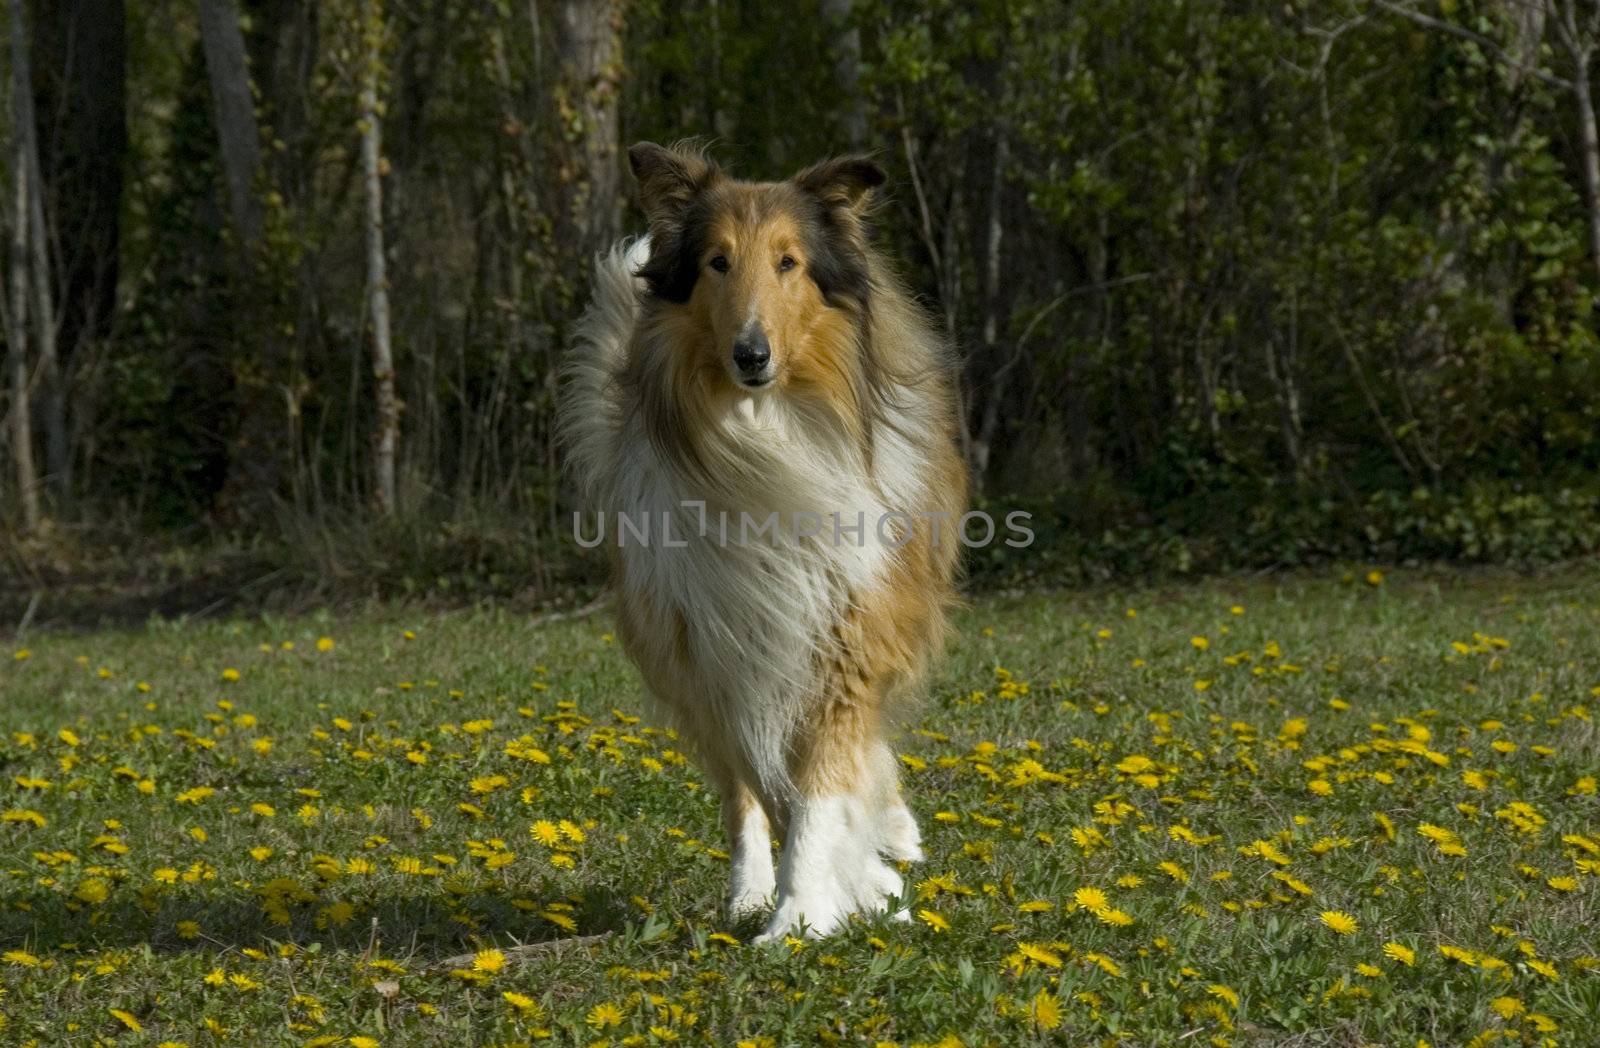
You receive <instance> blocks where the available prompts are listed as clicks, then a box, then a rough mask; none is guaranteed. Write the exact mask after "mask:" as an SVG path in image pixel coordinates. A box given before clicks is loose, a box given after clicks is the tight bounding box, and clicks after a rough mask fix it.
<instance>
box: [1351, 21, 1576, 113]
mask: <svg viewBox="0 0 1600 1048" xmlns="http://www.w3.org/2000/svg"><path fill="white" fill-rule="evenodd" d="M1374 2H1375V3H1376V5H1377V6H1378V7H1380V8H1382V9H1383V10H1385V11H1388V12H1389V13H1390V14H1393V15H1398V16H1399V17H1401V18H1404V19H1406V20H1407V21H1409V22H1414V23H1416V24H1417V25H1420V26H1422V27H1423V28H1425V29H1436V30H1438V31H1439V32H1441V33H1448V34H1450V35H1451V36H1455V37H1460V38H1461V39H1462V40H1468V41H1471V42H1472V43H1474V44H1477V45H1478V46H1479V47H1481V48H1483V49H1484V50H1485V51H1488V52H1489V53H1490V54H1491V55H1493V56H1494V57H1495V58H1496V59H1498V60H1499V61H1501V62H1503V63H1504V64H1506V65H1508V66H1511V67H1512V68H1522V63H1521V62H1519V61H1518V60H1517V58H1516V56H1514V55H1512V54H1511V53H1510V52H1509V51H1507V50H1506V49H1505V48H1503V47H1501V46H1500V45H1499V44H1497V43H1495V42H1494V41H1493V40H1491V39H1489V38H1488V37H1486V36H1484V35H1483V34H1482V33H1476V32H1473V31H1472V30H1471V29H1468V28H1466V27H1465V26H1459V25H1456V24H1454V23H1453V22H1446V21H1444V20H1443V19H1439V18H1434V17H1433V16H1431V15H1425V14H1423V13H1422V12H1421V11H1417V10H1414V9H1412V8H1410V7H1407V6H1405V5H1404V4H1397V3H1393V2H1391V0H1374ZM1527 71H1528V72H1529V73H1530V74H1532V75H1533V76H1534V77H1536V78H1537V79H1539V80H1541V81H1543V82H1544V83H1546V84H1549V85H1550V86H1551V87H1559V88H1560V89H1561V90H1563V91H1571V90H1572V81H1570V80H1567V79H1564V78H1562V77H1559V76H1556V75H1555V74H1554V73H1549V72H1546V71H1545V70H1543V69H1540V68H1539V67H1538V66H1537V65H1529V66H1528V67H1527Z"/></svg>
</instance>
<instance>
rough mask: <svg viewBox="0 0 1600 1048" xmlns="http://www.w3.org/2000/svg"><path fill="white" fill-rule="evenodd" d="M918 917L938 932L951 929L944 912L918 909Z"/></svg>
mask: <svg viewBox="0 0 1600 1048" xmlns="http://www.w3.org/2000/svg"><path fill="white" fill-rule="evenodd" d="M917 919H918V920H920V921H921V922H922V923H923V924H926V925H927V926H928V927H930V928H932V929H933V930H934V931H936V932H947V931H949V930H950V922H949V921H947V920H945V918H944V914H942V913H939V912H938V911H937V910H918V911H917Z"/></svg>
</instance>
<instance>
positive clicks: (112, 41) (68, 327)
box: [30, 0, 128, 498]
mask: <svg viewBox="0 0 1600 1048" xmlns="http://www.w3.org/2000/svg"><path fill="white" fill-rule="evenodd" d="M35 7H36V9H37V10H38V11H39V19H38V21H37V22H36V24H35V25H34V26H33V58H34V62H33V73H34V76H33V82H34V84H35V86H36V92H37V97H36V100H35V101H36V105H35V113H36V114H37V119H36V120H35V121H34V122H33V123H32V124H31V125H30V126H31V127H32V128H33V129H34V131H35V138H34V142H35V149H34V155H35V156H36V157H37V160H38V163H37V165H36V166H35V167H34V168H33V172H34V176H33V185H34V192H33V197H34V214H33V219H32V223H33V226H34V230H33V237H34V241H35V242H34V246H33V254H34V263H35V269H36V271H39V270H40V260H41V259H43V258H46V257H50V258H52V259H53V261H54V264H55V267H56V268H55V270H54V271H53V272H51V273H49V275H48V276H42V277H40V278H39V282H38V286H37V288H36V290H35V296H36V297H47V298H50V299H53V301H54V306H53V308H51V309H49V310H46V311H44V312H41V313H39V314H38V315H40V316H48V317H50V318H51V326H50V329H49V330H50V332H51V338H50V339H49V343H48V344H49V354H48V356H43V355H42V356H41V357H40V359H39V362H38V367H39V386H40V394H41V402H40V405H39V408H40V428H41V429H42V431H43V434H44V440H45V463H46V474H47V480H48V482H49V484H50V486H51V487H52V488H53V489H54V490H55V492H56V494H57V497H58V498H60V497H62V496H65V495H66V494H67V493H68V492H69V491H70V489H71V484H72V477H71V469H72V457H71V447H70V443H69V434H68V428H67V385H68V381H69V376H70V375H71V373H72V369H73V361H74V359H75V358H76V356H77V354H78V353H79V352H80V351H81V350H82V349H83V348H84V347H85V346H87V345H88V344H89V343H91V342H92V341H94V340H95V339H98V338H102V337H104V336H105V335H106V333H107V331H108V330H109V327H110V324H111V320H112V317H113V314H114V312H115V309H116V301H117V299H116V293H117V281H118V276H119V261H120V251H121V217H122V193H123V163H124V161H125V159H126V154H127V144H128V128H127V115H126V113H127V88H126V84H127V18H126V5H125V3H124V2H123V0H59V2H56V3H48V4H37V5H35ZM38 330H39V329H36V331H35V337H38Z"/></svg>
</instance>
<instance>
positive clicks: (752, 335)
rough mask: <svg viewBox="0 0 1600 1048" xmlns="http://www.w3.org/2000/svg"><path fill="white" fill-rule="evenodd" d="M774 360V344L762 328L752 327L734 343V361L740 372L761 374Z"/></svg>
mask: <svg viewBox="0 0 1600 1048" xmlns="http://www.w3.org/2000/svg"><path fill="white" fill-rule="evenodd" d="M771 360H772V346H771V344H770V343H768V342H767V336H766V334H765V333H764V332H763V331H762V330H761V329H760V328H751V329H750V330H748V331H746V332H745V333H744V334H742V335H740V336H739V338H738V340H737V341H735V342H734V344H733V363H734V365H735V366H737V367H738V369H739V372H740V374H744V375H759V374H760V373H761V372H762V371H764V370H766V367H767V363H768V362H769V361H771Z"/></svg>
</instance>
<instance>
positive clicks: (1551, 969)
mask: <svg viewBox="0 0 1600 1048" xmlns="http://www.w3.org/2000/svg"><path fill="white" fill-rule="evenodd" d="M1528 967H1529V968H1532V969H1533V970H1534V971H1536V972H1538V973H1539V974H1540V975H1542V976H1544V977H1545V978H1546V979H1549V980H1550V981H1551V982H1560V981H1561V973H1560V972H1558V971H1557V970H1556V966H1555V965H1553V964H1551V963H1550V962H1549V961H1541V960H1540V959H1538V958H1537V957H1530V958H1528Z"/></svg>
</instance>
